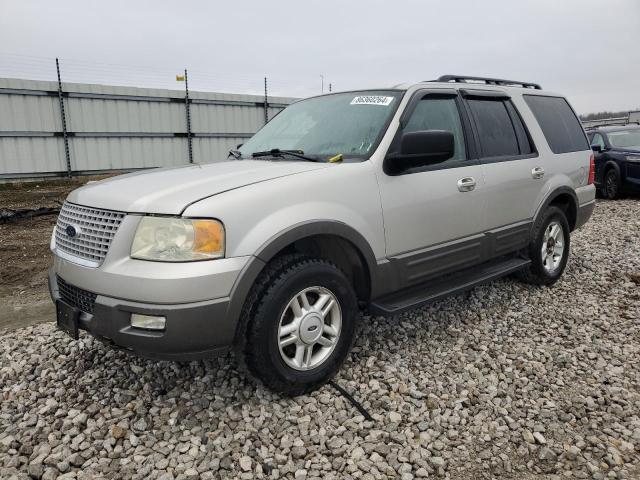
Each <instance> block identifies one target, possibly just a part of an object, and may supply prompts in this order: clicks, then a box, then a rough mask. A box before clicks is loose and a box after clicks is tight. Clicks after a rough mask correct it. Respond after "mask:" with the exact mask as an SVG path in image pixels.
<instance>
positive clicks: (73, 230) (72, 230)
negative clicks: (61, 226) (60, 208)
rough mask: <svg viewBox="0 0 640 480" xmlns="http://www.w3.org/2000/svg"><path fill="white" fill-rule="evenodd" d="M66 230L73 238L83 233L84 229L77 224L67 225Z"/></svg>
mask: <svg viewBox="0 0 640 480" xmlns="http://www.w3.org/2000/svg"><path fill="white" fill-rule="evenodd" d="M65 232H67V236H69V237H71V238H73V237H77V236H79V235H80V234H81V233H82V231H81V230H80V227H78V226H76V225H67V228H66V229H65Z"/></svg>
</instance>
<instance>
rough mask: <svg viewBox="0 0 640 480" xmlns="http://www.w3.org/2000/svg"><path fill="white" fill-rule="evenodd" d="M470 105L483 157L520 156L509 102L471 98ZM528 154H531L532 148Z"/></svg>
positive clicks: (521, 133)
mask: <svg viewBox="0 0 640 480" xmlns="http://www.w3.org/2000/svg"><path fill="white" fill-rule="evenodd" d="M468 104H469V108H470V109H471V113H472V114H473V117H474V119H475V123H476V127H477V129H478V135H479V137H480V148H481V150H482V156H483V157H504V156H517V155H520V147H519V145H518V133H517V132H516V128H515V127H514V122H512V121H511V116H510V115H509V111H508V107H507V102H505V101H504V100H502V99H493V98H486V99H484V98H482V99H476V98H471V99H469V100H468ZM511 108H513V107H512V106H511ZM518 120H519V119H518ZM519 126H520V128H521V129H522V130H521V132H520V135H522V136H523V138H524V137H526V132H525V131H524V127H523V126H522V124H521V123H520V125H519ZM527 143H528V142H527ZM523 153H524V152H523ZM526 153H531V147H530V146H529V151H528V152H526Z"/></svg>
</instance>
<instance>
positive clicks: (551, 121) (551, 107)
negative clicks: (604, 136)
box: [523, 95, 589, 153]
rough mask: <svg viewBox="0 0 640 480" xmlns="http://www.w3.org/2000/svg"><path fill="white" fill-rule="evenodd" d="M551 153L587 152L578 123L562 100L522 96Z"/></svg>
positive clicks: (587, 148) (584, 139)
mask: <svg viewBox="0 0 640 480" xmlns="http://www.w3.org/2000/svg"><path fill="white" fill-rule="evenodd" d="M523 96H524V99H525V101H526V102H527V105H529V108H530V109H531V111H532V112H533V115H534V116H535V117H536V120H537V121H538V124H540V128H542V133H544V136H545V138H546V139H547V143H548V144H549V148H551V151H552V152H553V153H567V152H579V151H581V150H589V143H588V142H587V137H586V136H585V134H584V131H583V130H582V127H581V126H580V122H579V121H578V118H577V117H576V115H575V113H573V110H571V107H570V106H569V104H568V103H567V101H566V100H565V99H564V98H561V97H545V96H542V95H523Z"/></svg>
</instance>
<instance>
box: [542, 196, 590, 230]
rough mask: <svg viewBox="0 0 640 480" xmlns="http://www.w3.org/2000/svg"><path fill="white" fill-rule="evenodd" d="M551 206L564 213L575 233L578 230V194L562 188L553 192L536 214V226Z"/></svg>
mask: <svg viewBox="0 0 640 480" xmlns="http://www.w3.org/2000/svg"><path fill="white" fill-rule="evenodd" d="M551 205H554V206H557V207H559V208H560V209H561V210H562V211H564V213H565V215H566V217H567V221H568V222H569V228H570V229H571V231H573V230H574V229H575V228H576V224H577V220H578V207H579V204H578V196H577V195H576V192H574V190H573V189H572V188H570V187H567V186H562V187H558V188H556V189H554V190H552V191H551V193H550V194H549V195H547V198H546V199H545V200H544V202H542V204H541V205H540V208H538V211H537V212H536V215H535V217H534V221H533V225H535V224H536V223H537V221H538V219H539V218H540V215H542V213H543V212H544V211H545V210H546V209H547V208H548V207H549V206H551Z"/></svg>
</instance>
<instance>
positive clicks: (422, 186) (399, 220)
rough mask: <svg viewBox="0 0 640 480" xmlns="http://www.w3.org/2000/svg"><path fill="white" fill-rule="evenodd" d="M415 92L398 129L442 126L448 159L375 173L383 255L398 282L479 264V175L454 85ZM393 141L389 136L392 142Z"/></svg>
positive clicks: (481, 199) (481, 195)
mask: <svg viewBox="0 0 640 480" xmlns="http://www.w3.org/2000/svg"><path fill="white" fill-rule="evenodd" d="M448 92H452V93H449V94H447V93H444V94H443V93H437V90H432V91H429V92H424V91H423V92H418V93H417V94H416V95H419V96H420V97H421V98H419V100H417V101H415V97H414V99H413V101H410V102H409V104H408V105H409V106H408V107H407V108H408V109H412V110H411V111H407V114H408V116H407V117H406V118H407V119H406V120H405V121H403V123H404V127H403V126H402V125H401V127H400V129H401V131H400V132H398V135H397V136H396V138H399V135H400V134H401V133H403V132H412V131H419V130H446V131H449V132H451V133H453V135H454V139H455V153H454V156H453V158H450V159H449V160H446V161H444V162H441V163H437V164H432V165H428V166H425V167H420V168H415V169H413V170H409V171H407V172H405V173H404V174H401V175H396V176H389V175H387V174H385V173H384V172H383V171H382V169H381V170H380V173H379V183H380V192H381V199H382V210H383V216H384V228H385V236H386V249H387V258H388V259H389V261H390V262H391V263H392V264H393V266H394V267H395V268H392V271H393V272H394V273H395V274H396V275H397V278H396V281H397V282H399V286H401V287H402V286H407V285H412V284H416V283H420V282H422V281H425V280H428V279H430V278H433V277H435V276H437V275H441V274H444V273H447V272H450V271H454V270H459V269H461V268H464V267H467V266H471V265H473V264H476V263H479V261H480V260H481V258H482V248H483V239H482V237H483V235H482V232H483V225H484V217H485V200H484V179H483V176H482V170H481V167H480V165H479V162H478V160H477V159H471V157H473V155H471V154H470V152H469V148H468V145H469V144H470V142H467V141H466V139H467V138H469V137H468V135H469V133H470V132H469V131H468V128H469V127H468V123H467V119H466V117H464V114H462V115H461V111H462V109H461V104H460V100H459V98H458V95H457V93H456V92H455V90H448ZM396 144H397V142H396V141H394V142H393V144H392V147H391V149H392V150H393V149H394V146H393V145H396Z"/></svg>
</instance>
